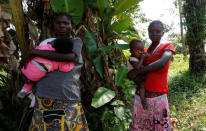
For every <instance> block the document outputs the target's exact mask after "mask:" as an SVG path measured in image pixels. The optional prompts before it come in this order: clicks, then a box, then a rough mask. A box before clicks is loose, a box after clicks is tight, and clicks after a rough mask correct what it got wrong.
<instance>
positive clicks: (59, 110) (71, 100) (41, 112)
mask: <svg viewBox="0 0 206 131" xmlns="http://www.w3.org/2000/svg"><path fill="white" fill-rule="evenodd" d="M53 25H54V31H55V33H56V38H61V37H69V38H71V39H72V41H73V44H74V45H73V53H70V54H60V53H56V52H51V51H43V50H31V51H30V52H29V54H28V55H27V56H26V58H25V61H26V62H25V63H27V61H29V60H31V59H32V58H33V57H36V56H37V57H42V58H46V59H50V60H54V61H74V62H75V66H74V67H73V69H72V70H71V71H70V72H62V71H60V70H55V71H53V72H50V73H47V74H46V76H45V77H43V78H42V79H41V80H40V81H39V82H38V83H36V85H35V97H36V103H35V106H34V113H33V117H32V121H31V125H30V128H29V130H30V131H79V130H81V131H87V130H88V127H87V122H86V119H85V116H84V111H83V109H82V104H81V97H80V88H79V85H78V80H79V77H80V74H81V67H82V66H83V60H82V56H81V50H82V40H81V39H80V38H73V37H72V36H71V32H72V20H71V17H70V16H68V15H67V14H66V13H58V14H57V15H56V16H55V18H54V24H53ZM56 38H49V39H46V40H44V41H42V42H41V43H40V45H44V44H53V43H52V42H53V41H54V40H55V39H56Z"/></svg>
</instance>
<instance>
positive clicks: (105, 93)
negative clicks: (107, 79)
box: [92, 87, 115, 108]
mask: <svg viewBox="0 0 206 131" xmlns="http://www.w3.org/2000/svg"><path fill="white" fill-rule="evenodd" d="M114 97H115V92H114V91H112V90H110V89H108V88H104V87H99V88H98V89H97V91H96V92H95V94H94V97H93V98H92V106H93V107H95V108H98V107H100V106H102V105H104V104H106V103H108V102H109V101H111V100H112V99H113V98H114Z"/></svg>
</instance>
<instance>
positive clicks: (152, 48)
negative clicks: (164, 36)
mask: <svg viewBox="0 0 206 131" xmlns="http://www.w3.org/2000/svg"><path fill="white" fill-rule="evenodd" d="M159 43H160V41H158V42H152V44H151V45H150V47H149V49H148V52H149V53H151V52H152V50H154V49H155V48H156V47H157V46H158V45H159Z"/></svg>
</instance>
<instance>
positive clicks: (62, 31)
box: [54, 16, 72, 37]
mask: <svg viewBox="0 0 206 131" xmlns="http://www.w3.org/2000/svg"><path fill="white" fill-rule="evenodd" d="M54 30H55V32H56V34H57V37H63V36H68V35H71V31H72V23H71V20H69V19H68V18H67V17H66V16H59V17H57V18H56V20H55V21H54Z"/></svg>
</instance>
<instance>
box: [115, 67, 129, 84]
mask: <svg viewBox="0 0 206 131" xmlns="http://www.w3.org/2000/svg"><path fill="white" fill-rule="evenodd" d="M127 72H128V69H127V67H126V66H121V67H120V68H119V69H118V70H117V73H116V77H115V78H116V80H115V83H116V86H122V84H123V82H124V79H125V78H126V74H127Z"/></svg>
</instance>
